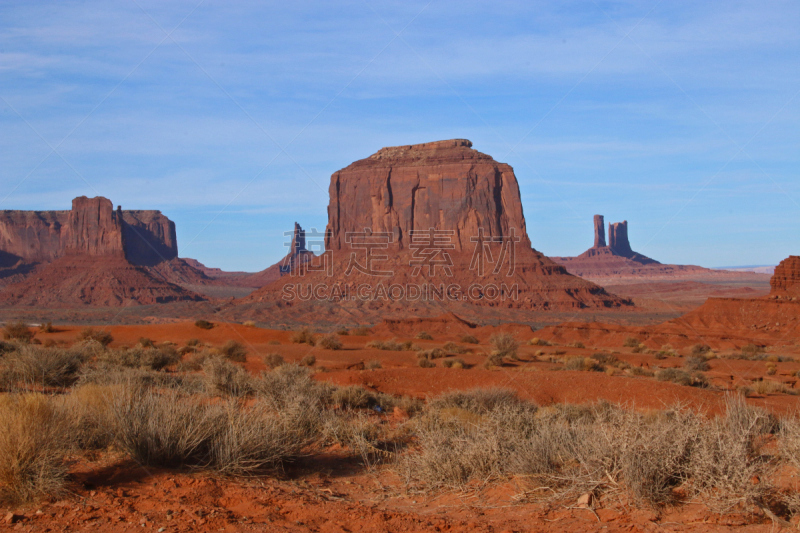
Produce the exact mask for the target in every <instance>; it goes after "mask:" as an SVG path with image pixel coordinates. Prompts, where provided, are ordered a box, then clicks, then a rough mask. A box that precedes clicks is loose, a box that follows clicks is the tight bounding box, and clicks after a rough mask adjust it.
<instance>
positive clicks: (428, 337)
mask: <svg viewBox="0 0 800 533" xmlns="http://www.w3.org/2000/svg"><path fill="white" fill-rule="evenodd" d="M414 338H415V339H418V340H421V341H432V340H433V335H431V334H430V333H428V332H427V331H420V332H419V333H417V334H416V336H415V337H414Z"/></svg>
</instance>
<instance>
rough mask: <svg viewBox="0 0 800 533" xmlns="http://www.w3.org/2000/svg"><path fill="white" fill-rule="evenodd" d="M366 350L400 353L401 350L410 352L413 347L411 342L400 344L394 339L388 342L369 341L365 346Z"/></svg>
mask: <svg viewBox="0 0 800 533" xmlns="http://www.w3.org/2000/svg"><path fill="white" fill-rule="evenodd" d="M366 347H367V348H377V349H378V350H387V351H390V352H402V351H403V350H410V349H412V348H413V347H414V345H413V344H412V343H411V342H407V343H406V344H400V343H399V342H397V340H395V339H391V340H388V341H377V340H375V341H370V342H368V343H367V345H366Z"/></svg>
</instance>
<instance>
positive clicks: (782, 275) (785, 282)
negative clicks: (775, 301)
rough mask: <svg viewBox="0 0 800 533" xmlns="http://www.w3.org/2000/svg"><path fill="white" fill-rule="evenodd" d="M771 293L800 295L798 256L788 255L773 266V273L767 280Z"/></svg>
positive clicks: (799, 258)
mask: <svg viewBox="0 0 800 533" xmlns="http://www.w3.org/2000/svg"><path fill="white" fill-rule="evenodd" d="M769 284H770V287H771V288H772V291H771V293H772V294H782V293H784V294H786V293H788V294H789V295H794V296H800V257H798V256H796V255H790V256H789V257H788V258H786V259H784V260H783V261H781V263H780V264H779V265H778V266H777V267H775V273H774V274H773V275H772V279H770V281H769Z"/></svg>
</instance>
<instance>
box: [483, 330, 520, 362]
mask: <svg viewBox="0 0 800 533" xmlns="http://www.w3.org/2000/svg"><path fill="white" fill-rule="evenodd" d="M489 344H491V345H492V348H493V349H494V350H493V352H492V354H493V355H498V356H500V357H510V358H514V357H516V356H517V349H518V348H519V342H517V340H516V339H515V338H514V336H513V335H511V334H510V333H496V334H494V335H492V336H491V337H490V338H489Z"/></svg>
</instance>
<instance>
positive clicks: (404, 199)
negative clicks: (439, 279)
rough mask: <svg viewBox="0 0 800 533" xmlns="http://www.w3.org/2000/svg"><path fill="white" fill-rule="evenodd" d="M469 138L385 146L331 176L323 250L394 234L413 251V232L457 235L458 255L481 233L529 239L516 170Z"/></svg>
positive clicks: (396, 242) (399, 243)
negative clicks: (363, 236) (352, 239)
mask: <svg viewBox="0 0 800 533" xmlns="http://www.w3.org/2000/svg"><path fill="white" fill-rule="evenodd" d="M471 147H472V143H471V142H470V141H467V140H465V139H454V140H449V141H437V142H431V143H424V144H415V145H409V146H394V147H390V148H382V149H380V150H378V152H376V153H375V154H373V155H371V156H370V157H368V158H366V159H362V160H360V161H356V162H355V163H353V164H351V165H350V166H348V167H347V168H344V169H342V170H340V171H338V172H336V173H334V174H333V176H331V185H330V204H329V206H328V221H329V222H328V227H327V237H326V241H325V246H326V249H328V250H341V249H344V248H346V244H345V235H346V233H347V232H361V231H364V228H369V229H371V230H372V232H389V233H391V234H392V235H393V241H394V242H393V244H394V245H395V246H396V247H398V248H401V249H402V248H408V244H409V232H410V231H411V230H427V229H429V228H436V229H438V230H454V231H455V232H456V233H455V239H454V243H455V245H456V250H457V251H462V250H467V249H470V248H471V247H472V244H471V243H470V240H469V239H470V237H472V236H476V235H478V228H483V231H484V233H485V235H486V236H487V237H503V236H508V235H509V234H510V230H511V229H512V228H513V229H514V232H515V233H516V235H519V236H522V238H523V242H522V243H521V246H524V247H529V246H530V240H529V239H528V235H527V232H526V229H525V218H524V217H523V216H522V203H521V202H520V196H519V185H518V184H517V178H516V177H515V176H514V171H513V169H512V168H511V167H510V166H509V165H506V164H504V163H498V162H497V161H495V160H494V159H492V158H491V157H490V156H488V155H486V154H482V153H481V152H478V151H477V150H473V149H472V148H471Z"/></svg>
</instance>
